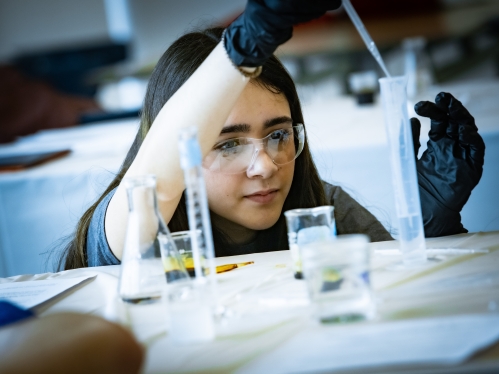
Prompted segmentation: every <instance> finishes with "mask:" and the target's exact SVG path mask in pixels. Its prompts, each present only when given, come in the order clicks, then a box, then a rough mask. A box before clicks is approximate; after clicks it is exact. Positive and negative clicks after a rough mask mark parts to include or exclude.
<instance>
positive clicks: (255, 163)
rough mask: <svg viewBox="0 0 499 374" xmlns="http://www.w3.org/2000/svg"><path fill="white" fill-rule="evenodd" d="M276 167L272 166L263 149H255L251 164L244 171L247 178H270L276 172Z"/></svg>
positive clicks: (272, 163)
mask: <svg viewBox="0 0 499 374" xmlns="http://www.w3.org/2000/svg"><path fill="white" fill-rule="evenodd" d="M278 169H279V168H278V166H277V165H276V164H274V162H273V161H272V159H271V158H270V156H269V155H268V154H267V152H265V150H264V149H261V148H260V149H258V148H257V149H256V150H255V155H254V156H253V160H252V163H251V164H250V166H249V167H248V170H246V175H247V176H248V178H263V179H266V178H270V177H271V176H272V175H274V173H275V172H276V171H277V170H278Z"/></svg>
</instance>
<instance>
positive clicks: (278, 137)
mask: <svg viewBox="0 0 499 374" xmlns="http://www.w3.org/2000/svg"><path fill="white" fill-rule="evenodd" d="M304 144H305V129H304V128H303V125H302V124H298V125H296V126H292V127H287V128H283V129H278V130H275V131H273V132H271V133H270V134H269V135H267V136H266V137H265V138H263V139H254V138H247V137H240V138H234V139H228V140H224V141H223V142H220V143H218V144H216V145H215V146H214V147H213V149H212V150H211V151H210V153H208V155H207V156H206V157H205V158H204V160H203V167H204V168H205V169H208V170H210V171H216V172H220V173H223V174H238V173H243V172H245V171H247V170H248V169H250V168H251V167H252V166H253V164H254V163H255V160H256V159H257V158H258V155H259V153H260V151H262V150H263V151H265V153H267V155H268V156H269V157H270V159H271V160H272V162H273V163H274V164H276V165H279V166H281V165H285V164H287V163H290V162H291V161H293V160H295V159H296V158H297V157H298V156H299V155H300V153H301V151H302V150H303V145H304Z"/></svg>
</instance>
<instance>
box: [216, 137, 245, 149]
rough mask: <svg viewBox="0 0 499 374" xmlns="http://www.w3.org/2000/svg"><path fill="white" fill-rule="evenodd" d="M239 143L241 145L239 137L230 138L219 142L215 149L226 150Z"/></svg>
mask: <svg viewBox="0 0 499 374" xmlns="http://www.w3.org/2000/svg"><path fill="white" fill-rule="evenodd" d="M239 145H241V142H240V141H239V139H230V140H227V141H225V142H223V143H221V144H219V145H218V146H217V147H216V149H217V150H219V151H226V150H230V149H234V148H236V147H237V146H239Z"/></svg>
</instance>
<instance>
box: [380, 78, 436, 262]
mask: <svg viewBox="0 0 499 374" xmlns="http://www.w3.org/2000/svg"><path fill="white" fill-rule="evenodd" d="M379 83H380V87H381V99H382V103H383V111H384V115H385V124H386V131H387V136H388V144H389V147H390V161H391V169H392V183H393V190H394V193H395V207H396V211H397V218H398V221H399V241H400V250H401V251H402V255H403V261H404V264H405V265H406V266H413V265H418V264H421V263H424V262H425V261H426V251H425V241H424V230H423V219H422V215H421V203H420V200H419V188H418V180H417V173H416V162H415V156H414V145H413V140H412V132H411V125H410V122H409V115H408V112H407V93H406V86H407V80H406V78H405V77H393V78H381V79H380V80H379Z"/></svg>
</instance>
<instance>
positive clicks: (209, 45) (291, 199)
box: [59, 28, 327, 270]
mask: <svg viewBox="0 0 499 374" xmlns="http://www.w3.org/2000/svg"><path fill="white" fill-rule="evenodd" d="M222 32H223V29H222V28H211V29H207V30H204V31H201V32H192V33H188V34H186V35H184V36H182V37H181V38H179V39H178V40H177V41H175V42H174V43H173V44H172V45H171V46H170V48H168V49H167V51H166V52H165V53H164V54H163V56H162V57H161V58H160V59H159V61H158V63H157V65H156V67H155V68H154V71H153V73H152V75H151V77H150V79H149V84H148V87H147V93H146V96H145V99H144V105H143V110H142V114H141V120H140V128H139V131H138V132H137V135H136V137H135V140H134V142H133V144H132V146H131V148H130V150H129V151H128V154H127V156H126V158H125V161H124V162H123V164H122V165H121V168H120V171H119V172H118V174H117V175H116V177H115V178H114V180H113V181H112V182H111V183H110V185H109V186H108V187H107V188H106V190H105V191H104V193H103V194H102V195H101V197H100V198H99V199H98V200H97V201H96V202H95V203H94V204H93V205H92V206H91V207H90V208H89V209H88V210H87V211H86V212H85V213H84V214H83V216H82V218H81V219H80V221H79V223H78V226H77V228H76V232H75V234H74V236H73V237H72V239H71V241H70V242H69V244H68V245H67V246H66V248H65V251H64V253H63V254H62V257H61V259H60V262H59V265H62V264H64V268H65V269H66V270H67V269H75V268H80V267H86V266H88V263H87V250H86V245H87V231H88V227H89V225H90V220H91V219H92V216H93V214H94V211H95V209H96V207H97V205H99V203H100V202H101V201H102V199H103V198H104V197H105V196H106V195H107V194H108V193H109V192H110V191H112V190H113V189H115V188H116V187H118V185H119V184H120V182H121V180H122V178H123V176H124V175H125V173H126V172H127V170H128V168H129V167H130V165H131V164H132V162H133V160H134V159H135V156H136V155H137V153H138V151H139V148H140V146H141V144H142V141H143V140H144V138H145V136H146V135H147V132H148V131H149V128H150V127H151V125H152V123H153V121H154V119H155V118H156V116H157V115H158V113H159V111H160V110H161V108H162V107H163V105H164V104H165V103H166V102H167V101H168V100H169V99H170V97H172V95H173V94H174V93H175V92H176V91H177V90H178V89H179V88H180V87H181V86H182V85H183V84H184V82H185V81H186V80H187V79H188V78H189V77H190V76H191V75H192V74H193V73H194V71H195V70H196V69H197V68H198V67H199V66H200V65H201V63H202V62H203V61H204V60H205V59H206V58H207V57H208V55H209V54H210V53H211V51H212V50H213V49H214V48H215V46H216V45H217V44H218V43H219V42H220V39H221V36H222ZM254 83H256V84H259V85H261V86H263V87H265V88H266V89H268V90H269V91H271V92H273V93H276V94H283V95H284V96H285V97H286V99H287V100H288V103H289V107H290V110H291V117H292V119H293V121H294V122H295V123H303V115H302V111H301V106H300V101H299V99H298V95H297V93H296V87H295V85H294V83H293V80H292V79H291V77H290V76H289V74H288V72H287V71H286V69H285V68H284V66H283V65H282V64H281V62H280V61H279V60H278V59H277V58H276V57H275V56H273V57H271V58H270V59H268V60H267V61H266V62H265V64H264V65H263V71H262V73H261V75H260V76H259V77H258V78H257V79H256V81H255V82H254ZM325 204H327V201H326V198H325V195H324V189H323V186H322V182H321V180H320V178H319V174H318V172H317V168H316V167H315V164H314V162H313V160H312V156H311V154H310V150H309V147H308V142H307V141H305V145H304V148H303V151H302V154H301V155H300V156H299V157H298V158H297V159H296V161H295V171H294V176H293V182H292V184H291V189H290V191H289V194H288V197H287V198H286V201H285V202H284V207H283V211H282V213H281V216H280V218H279V220H278V221H277V223H276V224H275V225H274V226H272V227H271V228H269V229H267V230H263V231H261V232H259V234H258V239H257V243H258V245H257V247H258V250H259V251H262V252H264V251H270V250H284V249H288V241H287V235H286V223H285V220H284V214H283V213H284V212H285V211H286V210H289V209H296V208H309V207H314V206H319V205H325ZM168 226H169V228H170V230H171V231H172V232H175V231H183V230H188V228H189V227H188V222H187V212H186V207H185V197H184V196H182V198H181V200H180V202H179V204H178V206H177V209H176V210H175V213H174V214H173V216H172V219H171V220H170V222H169V224H168ZM213 238H214V242H215V251H216V255H217V256H227V255H231V254H233V253H230V252H231V245H230V243H228V241H227V239H226V238H225V237H224V235H223V234H222V233H221V232H220V231H219V230H217V229H216V228H215V227H214V228H213Z"/></svg>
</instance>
